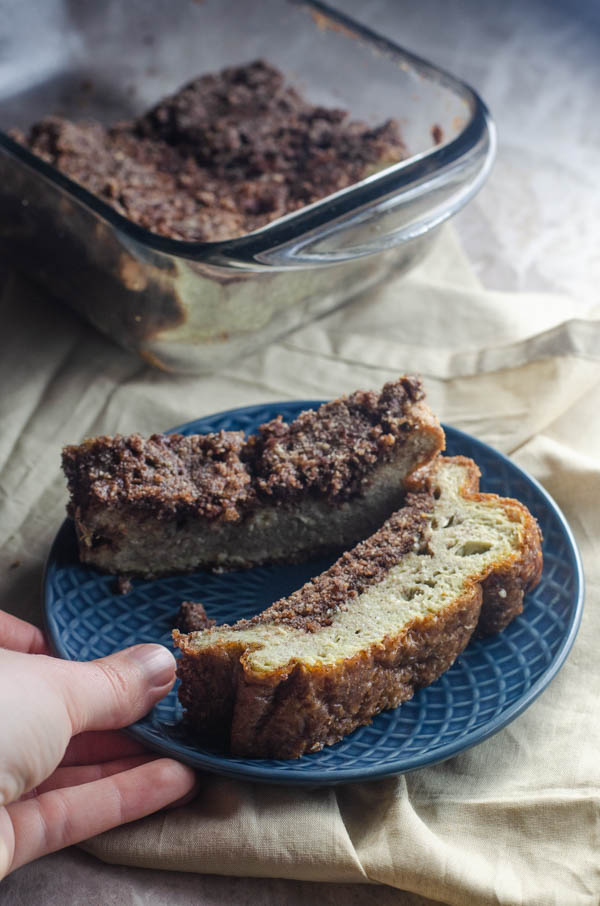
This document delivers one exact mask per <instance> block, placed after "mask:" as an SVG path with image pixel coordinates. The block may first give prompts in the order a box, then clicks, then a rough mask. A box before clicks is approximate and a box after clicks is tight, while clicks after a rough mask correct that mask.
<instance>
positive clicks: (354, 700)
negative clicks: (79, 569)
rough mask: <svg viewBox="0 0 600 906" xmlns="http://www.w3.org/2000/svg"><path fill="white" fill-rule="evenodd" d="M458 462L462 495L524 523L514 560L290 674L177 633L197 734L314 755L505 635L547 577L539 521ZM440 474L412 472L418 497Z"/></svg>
mask: <svg viewBox="0 0 600 906" xmlns="http://www.w3.org/2000/svg"><path fill="white" fill-rule="evenodd" d="M454 461H457V462H459V463H460V464H462V465H464V466H465V467H466V468H467V473H466V479H465V482H464V485H463V488H462V493H463V495H464V496H465V497H467V498H469V497H470V498H475V499H480V500H490V499H492V500H495V501H496V502H497V503H498V505H500V506H502V507H504V508H505V510H506V511H508V512H509V513H510V516H511V518H512V519H515V520H517V521H520V522H521V523H522V524H523V526H524V533H523V542H522V545H521V548H520V550H518V551H516V552H515V554H514V556H513V557H512V559H511V560H510V561H509V562H508V563H507V562H505V561H503V562H501V563H498V564H497V566H496V567H495V568H494V566H492V568H491V570H489V571H486V574H485V575H480V576H475V577H473V578H472V580H471V581H470V583H469V584H468V586H467V589H466V591H465V593H464V595H463V596H462V597H461V598H460V599H458V600H456V601H454V602H452V603H451V604H450V605H449V606H448V607H446V608H444V609H443V610H442V611H441V612H439V613H437V614H435V615H429V616H427V617H426V618H420V619H416V620H413V621H412V622H411V623H410V624H409V625H407V626H406V627H404V628H403V629H402V631H401V632H400V633H399V634H398V635H397V636H394V637H386V638H384V639H383V640H382V641H381V642H380V643H378V644H376V645H373V646H370V647H369V648H368V649H366V650H364V651H361V652H360V653H359V654H357V655H355V656H354V657H352V658H347V659H344V660H341V661H338V662H337V663H336V664H334V665H331V666H327V667H323V666H318V667H308V666H307V665H305V664H302V663H298V662H297V661H294V660H293V658H292V659H291V660H290V662H289V664H288V665H287V666H286V668H285V669H281V670H275V671H272V672H271V673H270V674H268V675H265V674H258V673H254V672H252V671H251V670H250V669H249V667H248V665H247V663H246V658H245V646H244V645H241V644H239V645H238V644H236V643H234V642H232V643H228V644H227V645H222V646H219V645H215V646H213V647H212V648H210V649H203V650H201V651H197V650H194V647H193V644H190V641H189V639H188V638H186V637H185V636H182V635H181V634H180V633H178V632H175V633H174V641H175V644H176V645H177V646H178V647H179V648H180V649H181V650H182V652H183V658H182V660H181V661H180V665H179V668H178V676H179V678H180V679H181V686H180V690H179V697H180V700H181V702H182V704H183V706H184V707H185V708H186V712H187V715H186V719H187V721H188V723H189V725H190V727H191V728H192V729H193V730H194V731H195V732H200V733H203V732H213V731H214V730H215V728H220V730H221V732H223V733H224V734H225V736H228V737H229V739H228V742H229V744H230V746H231V751H232V752H234V753H235V754H238V755H244V756H247V757H269V758H294V757H298V756H299V755H302V754H303V753H305V752H311V751H316V750H318V749H320V748H322V746H323V745H329V744H331V743H333V742H336V741H337V740H339V739H341V738H342V737H343V736H345V735H346V734H347V733H350V732H351V731H352V730H354V729H355V728H356V727H359V726H361V725H364V724H366V723H369V721H370V720H371V718H372V717H373V716H374V715H375V714H377V713H379V712H380V711H381V710H383V709H384V708H390V707H395V706H396V705H398V704H400V703H401V702H403V701H406V700H407V699H409V698H410V697H411V696H412V695H413V694H414V691H415V690H416V689H418V688H421V687H423V686H426V685H428V684H429V683H431V682H433V681H434V680H435V679H437V677H439V676H440V675H441V674H442V673H443V672H444V671H445V670H447V669H448V667H450V666H451V665H452V663H453V662H454V660H455V659H456V657H457V656H458V655H459V654H460V652H461V651H462V650H463V649H464V648H465V646H466V645H467V644H468V642H469V640H470V638H471V637H472V635H473V634H474V633H475V632H476V631H479V632H495V631H498V630H499V629H501V628H504V626H506V625H507V624H508V623H509V622H510V620H512V619H513V618H514V617H515V616H516V615H517V613H520V611H521V609H522V601H523V595H524V593H525V591H527V590H528V589H530V588H533V587H534V586H535V585H536V584H537V582H538V581H539V579H540V576H541V567H542V554H541V533H540V531H539V528H538V526H537V523H536V522H535V520H534V519H533V517H532V516H531V514H530V513H529V512H528V510H527V509H526V508H525V507H524V506H523V505H522V504H520V503H518V502H517V501H515V500H511V499H508V498H500V497H498V496H497V495H486V494H481V493H479V474H480V473H479V469H478V468H477V466H476V465H475V463H474V462H473V461H472V460H468V459H466V458H464V457H456V458H455V460H454ZM436 469H437V463H436V464H435V465H432V466H431V467H428V468H426V469H423V470H420V473H419V474H417V475H414V476H413V479H412V481H411V483H410V485H411V490H412V493H414V494H418V493H419V492H420V493H427V494H429V493H433V494H434V495H435V490H436V488H435V475H436ZM502 590H503V591H505V592H506V594H505V595H503V594H501V591H502Z"/></svg>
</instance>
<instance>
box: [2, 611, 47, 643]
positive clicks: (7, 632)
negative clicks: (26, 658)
mask: <svg viewBox="0 0 600 906" xmlns="http://www.w3.org/2000/svg"><path fill="white" fill-rule="evenodd" d="M0 648H9V649H10V650H11V651H22V652H23V653H24V654H49V653H50V650H49V648H48V645H47V644H46V640H45V638H44V634H43V633H42V631H41V629H38V628H37V626H33V625H32V624H31V623H26V622H25V620H20V619H19V617H14V616H13V615H12V614H11V613H6V611H5V610H0Z"/></svg>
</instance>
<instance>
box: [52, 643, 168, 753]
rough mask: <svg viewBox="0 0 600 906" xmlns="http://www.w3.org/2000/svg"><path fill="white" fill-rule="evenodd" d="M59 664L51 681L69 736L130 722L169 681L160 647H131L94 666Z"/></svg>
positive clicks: (145, 710) (165, 656)
mask: <svg viewBox="0 0 600 906" xmlns="http://www.w3.org/2000/svg"><path fill="white" fill-rule="evenodd" d="M60 663H61V668H60V669H59V670H57V671H56V674H55V678H56V680H57V681H58V682H59V683H60V686H61V689H60V692H61V694H62V697H63V700H64V702H65V704H66V707H67V712H68V714H69V718H70V721H71V728H72V735H76V734H78V733H82V732H84V731H86V730H116V729H119V728H120V727H125V726H127V724H131V723H133V722H134V721H136V720H138V719H139V718H140V717H142V716H143V715H144V714H147V713H148V711H149V710H150V708H151V707H152V706H153V705H155V704H156V702H157V701H160V699H161V698H163V697H164V696H165V695H166V694H167V692H168V691H169V689H170V688H171V687H172V686H173V683H174V682H175V658H174V657H173V655H172V654H171V652H170V651H169V650H168V649H167V648H165V647H164V646H163V645H135V646H134V647H133V648H126V649H125V651H119V652H118V653H117V654H112V655H110V656H109V657H105V658H101V659H100V660H97V661H89V662H88V663H74V662H66V661H61V662H60Z"/></svg>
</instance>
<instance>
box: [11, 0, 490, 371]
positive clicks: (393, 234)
mask: <svg viewBox="0 0 600 906" xmlns="http://www.w3.org/2000/svg"><path fill="white" fill-rule="evenodd" d="M3 7H5V8H3ZM0 10H2V12H3V13H4V15H3V21H4V23H5V30H4V31H5V34H4V42H5V44H4V46H3V62H2V63H1V64H0V67H1V69H2V74H3V78H2V79H1V80H0V82H1V84H2V86H3V87H2V88H1V89H0V126H1V127H2V129H4V130H8V129H10V128H11V127H14V126H17V127H21V128H24V129H26V128H28V127H29V126H30V125H31V124H32V123H33V122H34V121H35V120H37V119H39V118H41V117H42V116H43V115H45V114H48V113H60V114H63V115H66V116H68V117H70V118H72V119H79V120H83V119H98V120H100V121H102V122H106V123H110V122H115V121H117V120H119V119H124V118H129V117H132V116H136V115H138V114H140V113H141V112H142V111H143V110H145V109H147V108H148V107H149V106H150V105H152V104H153V103H155V102H156V101H157V100H158V99H159V98H161V97H163V96H165V95H168V94H169V93H172V92H173V91H174V90H176V89H177V88H179V87H180V86H181V85H182V84H184V83H185V82H186V81H189V80H190V79H192V78H193V77H194V76H196V75H198V74H200V73H204V72H216V71H218V70H220V69H222V68H223V67H224V66H230V65H234V64H240V63H247V62H250V61H252V60H255V59H258V58H263V59H265V60H268V61H269V62H271V63H273V64H274V65H275V66H277V67H278V68H279V69H281V70H282V72H283V73H284V74H285V75H286V77H287V78H288V80H289V81H290V82H291V83H292V84H293V85H294V86H295V87H296V88H298V89H299V90H300V91H301V92H302V93H303V94H304V95H305V97H306V98H307V99H308V100H309V101H311V102H314V103H320V104H324V105H328V106H334V107H343V108H345V109H346V110H348V111H349V112H350V114H351V115H352V117H354V118H357V119H362V120H364V121H366V122H367V123H369V124H371V125H376V124H379V123H381V122H383V121H384V120H386V119H387V118H389V117H394V118H396V119H397V120H399V122H400V125H401V128H402V132H403V137H404V141H405V143H406V145H407V146H408V148H409V152H410V154H411V156H410V157H409V158H408V159H407V160H403V161H402V162H400V163H397V164H394V165H392V166H388V167H386V168H385V169H383V170H381V171H379V172H378V173H376V174H374V175H372V176H370V177H368V178H366V179H363V180H362V181H360V182H358V183H356V184H354V185H352V186H350V187H349V188H347V189H344V190H342V191H339V192H337V193H335V194H334V195H330V196H328V197H327V198H325V199H323V200H322V201H319V202H317V203H315V204H312V205H309V206H306V207H304V208H302V209H300V210H299V211H296V212H294V213H291V214H288V215H287V216H285V217H281V218H279V219H278V220H276V221H273V222H272V223H270V224H268V225H267V226H265V227H263V228H261V229H259V230H256V231H254V232H252V233H249V234H247V235H245V236H242V237H240V238H237V239H232V240H229V241H226V242H183V241H180V240H173V239H168V238H165V237H162V236H159V235H157V234H154V233H151V232H149V231H147V230H145V229H143V228H141V227H139V226H137V225H136V224H134V223H132V222H131V221H129V220H127V219H126V218H124V217H123V216H122V215H120V214H119V213H117V212H116V211H115V210H113V209H112V208H111V207H110V206H109V205H108V204H107V203H105V202H104V201H103V200H101V199H100V198H98V197H96V196H94V195H92V194H90V193H89V192H88V191H87V190H85V189H84V188H82V187H81V186H79V185H77V184H76V183H74V182H73V181H71V180H70V179H68V178H67V177H65V176H63V175H62V174H61V173H59V172H58V170H56V169H55V168H53V167H51V166H49V165H48V164H46V163H45V162H43V161H42V160H40V159H39V158H37V157H36V156H34V155H33V154H31V153H30V152H29V151H27V150H26V149H25V148H23V147H21V146H20V145H19V144H17V143H16V142H14V141H12V140H11V138H10V137H9V136H8V135H7V134H6V131H5V132H2V133H0V177H1V178H0V196H1V201H2V206H1V208H0V210H1V212H2V213H1V214H0V237H1V247H2V249H3V253H4V254H5V255H7V257H8V258H9V260H10V261H11V262H13V263H14V264H16V266H18V267H20V268H22V269H23V270H25V272H26V273H27V274H28V275H29V276H30V277H32V278H33V279H35V280H36V281H37V282H39V283H41V284H43V285H44V287H45V288H46V289H47V290H48V291H49V292H50V294H51V295H52V296H53V297H55V298H57V299H60V300H62V301H65V302H67V303H68V304H69V305H70V306H72V307H73V308H74V309H75V310H76V311H77V312H79V313H80V314H81V315H83V316H84V317H85V318H87V319H88V320H89V321H90V322H91V323H92V324H94V325H95V326H96V327H97V328H99V329H100V330H101V331H103V332H104V333H105V334H108V336H110V337H112V338H113V339H114V340H115V341H117V342H118V343H120V344H121V345H122V346H125V347H126V348H129V349H132V350H134V351H136V352H137V353H138V354H139V355H141V356H142V358H144V359H145V360H146V361H148V362H150V363H152V364H154V365H156V366H159V367H162V368H165V369H168V370H177V371H194V372H202V371H210V370H213V369H215V368H218V367H219V366H220V365H223V364H225V363H227V362H230V361H233V360H236V359H238V358H239V356H240V355H243V354H246V353H248V352H250V351H251V350H253V349H255V348H256V347H258V346H259V345H261V344H264V343H266V342H268V341H270V340H272V339H274V338H275V337H278V336H281V335H283V334H284V333H286V332H287V331H290V330H292V329H294V328H296V327H298V326H299V325H301V324H304V323H306V322H307V321H309V320H311V319H313V318H315V317H318V316H320V315H323V314H324V313H326V312H328V311H331V310H332V309H333V308H334V307H336V306H338V305H340V304H342V303H343V302H345V301H346V300H348V299H349V298H351V297H352V296H353V295H355V294H356V293H358V292H360V291H361V290H364V289H365V288H367V287H369V286H371V285H373V284H374V283H376V282H377V281H379V280H381V279H382V278H383V277H385V276H386V275H388V274H390V273H391V272H394V273H400V272H402V271H406V270H408V269H409V268H410V267H411V266H413V265H414V264H415V263H416V262H417V261H418V260H420V258H421V257H422V255H423V254H424V252H425V251H426V250H427V249H428V248H429V246H430V245H431V243H432V241H433V239H434V236H435V233H436V230H437V228H438V227H439V226H440V224H441V223H442V222H443V221H445V220H446V219H447V218H449V217H450V216H452V215H453V214H454V213H456V212H457V211H458V210H459V209H460V208H461V207H462V206H463V205H464V204H466V203H467V201H468V200H469V199H470V198H471V197H472V196H473V195H474V194H475V192H476V191H477V190H478V189H479V188H480V186H481V185H482V183H483V181H484V180H485V178H486V176H487V174H488V172H489V169H490V166H491V163H492V160H493V157H494V150H495V130H494V126H493V123H492V121H491V119H490V115H489V113H488V111H487V109H486V107H485V105H484V104H483V102H482V101H481V99H480V98H479V97H478V96H477V94H476V93H475V92H474V91H473V90H472V89H471V88H469V87H468V86H467V85H465V84H464V83H463V82H461V81H459V80H458V79H455V78H453V77H452V76H450V75H448V74H447V73H444V72H442V71H440V70H439V69H437V68H436V67H434V66H432V65H431V64H429V63H427V62H425V61H423V60H421V59H419V58H417V57H415V56H414V55H412V54H410V53H408V52H407V51H405V50H403V49H401V48H400V47H397V46H396V45H394V44H392V43H391V42H390V41H388V40H386V39H385V38H382V37H381V36H379V35H376V34H375V33H373V32H372V31H370V30H368V29H367V28H365V27H364V26H361V25H358V24H357V23H356V22H354V21H352V20H350V19H349V18H348V17H346V16H345V15H343V14H341V13H339V12H335V11H333V10H332V9H330V8H329V7H326V6H325V5H323V4H321V3H318V2H310V0H304V2H298V0H261V2H260V3H255V4H248V3H247V2H246V0H203V2H201V3H199V2H193V0H190V2H186V0H175V2H171V3H168V4H165V3H163V2H161V0H129V2H127V3H123V2H122V0H104V2H103V3H101V4H99V3H97V2H95V0H77V2H75V0H22V2H21V3H16V2H15V0H12V2H11V0H0ZM400 302H401V300H400ZM49 304H50V303H49Z"/></svg>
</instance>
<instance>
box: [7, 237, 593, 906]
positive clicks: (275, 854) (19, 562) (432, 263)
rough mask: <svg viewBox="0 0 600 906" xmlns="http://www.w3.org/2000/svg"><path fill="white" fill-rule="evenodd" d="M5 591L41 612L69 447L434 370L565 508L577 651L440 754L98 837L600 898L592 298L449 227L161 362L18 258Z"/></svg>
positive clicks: (443, 386) (207, 801)
mask: <svg viewBox="0 0 600 906" xmlns="http://www.w3.org/2000/svg"><path fill="white" fill-rule="evenodd" d="M0 305H1V306H2V323H3V325H4V349H3V355H2V358H1V360H0V380H1V386H2V401H1V404H0V405H1V408H0V412H1V424H2V431H1V433H0V508H1V518H0V546H1V548H0V577H1V578H0V581H1V582H2V589H1V594H2V597H1V599H0V600H1V602H2V603H1V605H0V606H3V607H5V608H6V609H7V610H11V611H13V612H15V613H18V614H19V615H20V616H22V617H24V618H27V619H33V620H34V621H38V622H39V620H40V596H39V583H40V580H41V573H42V569H43V563H44V559H45V557H46V555H47V552H48V549H49V547H50V544H51V541H52V538H53V536H54V534H55V532H56V530H57V528H58V526H59V524H60V522H61V520H62V518H63V516H64V506H65V502H66V490H65V482H64V478H63V476H62V474H61V472H60V467H59V464H60V450H61V447H62V446H63V445H64V444H67V443H75V442H78V441H80V440H81V439H83V438H84V437H87V436H90V435H94V434H99V433H109V434H112V433H116V432H120V433H131V432H134V431H137V432H140V433H150V432H153V431H160V430H163V429H166V428H168V427H169V426H171V425H173V424H180V423H182V422H184V421H186V420H188V419H191V418H197V417H199V416H201V415H205V414H209V413H211V412H215V411H218V410H222V409H227V408H230V407H233V406H242V405H247V404H250V403H257V402H266V401H276V400H286V399H298V398H309V399H315V398H328V397H335V396H338V395H339V394H341V393H344V392H349V391H352V390H354V389H356V388H359V387H360V388H377V387H380V386H381V385H382V384H383V383H384V382H385V381H386V380H389V379H391V378H394V377H396V376H397V375H398V374H399V373H403V372H417V373H420V374H421V375H422V376H423V379H424V382H425V386H426V390H427V394H428V401H429V403H430V405H431V406H432V408H433V409H434V410H435V411H436V412H437V413H438V415H439V416H440V418H441V419H442V420H443V421H444V422H446V423H448V424H451V425H453V426H455V427H457V428H461V429H463V430H465V431H467V432H469V433H470V434H472V435H475V436H476V437H478V438H480V439H481V440H483V441H486V442H487V443H490V444H491V445H492V446H494V447H496V448H497V449H499V450H501V451H502V452H504V453H506V454H508V455H509V456H511V457H512V458H513V459H514V460H515V461H516V462H517V463H518V464H519V465H521V466H522V467H524V468H525V469H527V470H528V471H529V472H531V473H532V474H533V475H534V476H535V477H536V478H537V479H538V480H539V481H541V483H542V484H543V485H544V486H545V487H546V488H547V490H548V491H549V492H550V494H551V495H552V496H553V497H554V498H555V500H556V501H557V502H558V504H559V506H560V507H561V508H562V509H563V511H564V513H565V515H566V517H567V519H568V521H569V522H570V525H571V527H572V529H573V532H574V534H575V537H576V539H577V542H578V544H579V547H580V550H581V553H582V556H583V562H584V569H585V572H586V582H587V592H586V606H585V610H584V616H583V621H582V625H581V629H580V632H579V635H578V638H577V640H576V642H575V645H574V647H573V649H572V652H571V654H570V656H569V658H568V659H567V661H566V663H565V665H564V667H563V668H562V670H561V671H560V672H559V674H558V675H557V676H556V678H555V679H554V680H553V681H552V683H551V684H550V685H549V687H548V688H547V689H546V690H545V691H544V693H543V694H542V695H541V696H540V697H539V698H538V699H537V700H536V701H535V702H534V703H533V704H532V705H531V707H529V708H528V710H526V711H525V712H524V713H523V714H522V715H521V716H519V717H518V718H517V719H516V720H515V721H513V722H512V723H511V724H509V726H507V727H506V728H505V729H504V730H502V731H501V732H499V733H497V734H496V735H495V736H493V737H492V738H490V739H488V740H486V741H485V742H483V743H482V744H480V745H478V746H476V747H475V748H473V749H471V750H469V751H466V752H463V753H462V754H460V755H457V756H456V757H454V758H452V759H450V760H448V761H446V762H444V763H443V764H440V765H436V766H433V767H430V768H425V769H422V770H419V771H416V772H414V773H411V774H407V775H405V776H400V777H393V778H388V779H384V780H380V781H376V782H371V783H364V784H351V785H347V786H342V787H326V788H318V789H298V788H293V787H290V788H286V787H275V786H263V785H259V784H253V783H246V782H241V781H234V780H228V779H224V778H221V777H218V776H214V775H210V774H205V775H202V777H201V787H200V792H199V795H198V797H197V799H196V800H195V801H194V802H193V803H191V804H190V805H187V806H185V807H183V808H179V809H175V810H173V811H169V812H166V813H162V814H158V815H154V816H151V817H148V818H146V819H143V820H141V821H139V822H136V823H135V824H131V825H127V826H125V827H122V828H118V829H116V830H113V831H109V832H107V833H105V834H102V835H100V836H98V837H96V838H94V839H92V840H89V841H87V842H86V844H85V848H86V849H87V850H88V852H91V853H94V854H95V855H96V856H98V857H99V858H101V859H104V860H105V861H109V862H114V863H120V864H126V865H135V866H145V867H151V868H163V869H169V870H172V871H192V872H193V871H195V872H204V873H216V874H232V875H238V876H263V877H281V878H296V879H302V880H313V881H331V882H352V881H354V882H362V883H381V884H387V885H390V886H392V887H395V888H397V889H398V890H399V891H405V892H406V894H405V897H406V899H405V898H404V897H403V898H402V900H399V902H402V903H403V904H404V903H406V904H411V906H412V904H413V903H415V904H416V903H419V904H420V906H423V904H426V903H428V902H429V901H434V902H442V903H447V904H452V906H454V904H456V906H458V904H461V906H462V904H465V906H466V904H477V906H484V904H490V906H491V904H494V906H497V904H506V906H520V904H523V906H551V904H556V906H563V904H567V903H568V904H569V906H580V904H581V906H584V904H585V906H587V904H590V906H591V904H597V903H598V902H599V901H600V859H599V858H598V856H599V853H600V758H598V752H599V751H600V709H599V707H598V689H599V688H600V659H599V658H598V656H597V652H596V649H597V639H598V638H599V637H600V417H599V415H598V413H599V412H600V306H597V307H596V308H593V307H591V308H590V309H589V310H585V311H583V310H582V307H581V305H578V306H575V304H574V302H573V301H572V300H570V299H569V298H568V297H566V296H556V295H549V294H532V293H529V294H511V293H503V292H496V291H494V292H492V291H489V290H486V289H484V288H483V287H482V286H481V284H480V282H479V281H478V279H477V277H476V276H475V275H474V273H473V271H472V269H471V268H470V266H469V264H468V262H467V261H466V259H465V258H464V256H463V253H462V251H461V249H460V248H459V246H458V245H457V243H456V241H455V239H454V236H453V233H452V232H451V231H450V230H449V229H446V230H445V231H444V232H443V234H442V236H441V237H440V239H439V240H438V243H437V245H436V246H435V248H434V250H433V251H432V253H431V254H430V255H429V257H428V258H427V259H426V260H425V261H423V262H422V263H421V264H420V265H419V266H418V267H417V268H416V269H415V270H414V271H413V272H412V273H411V274H410V275H408V276H406V277H404V278H400V279H397V280H394V281H390V282H388V283H386V284H383V285H381V286H380V287H378V288H376V289H374V290H371V291H370V292H369V293H367V294H365V295H364V296H362V297H360V298H357V299H355V300H354V301H353V302H352V303H350V304H349V305H347V306H346V307H344V308H343V309H342V310H340V311H338V312H336V313H334V314H332V315H330V316H329V317H327V318H324V319H322V320H320V321H318V322H315V323H314V324H312V325H311V326H308V327H306V328H304V329H302V330H299V331H297V332H296V333H294V334H292V335H290V336H289V337H287V338H286V339H284V340H282V341H280V342H278V343H274V344H272V345H271V346H269V347H268V348H266V349H264V350H263V351H261V352H259V353H257V354H255V355H254V356H252V357H251V358H247V359H244V360H242V361H240V362H238V363H236V364H235V365H233V366H231V367H228V368H225V369H224V370H222V371H221V372H220V373H219V374H216V375H212V376H203V377H189V376H173V375H166V374H161V373H159V372H155V371H152V370H150V369H149V368H148V367H147V366H145V365H143V364H141V363H140V362H139V361H138V360H136V359H135V358H133V357H132V356H131V355H130V354H128V353H126V352H124V351H122V350H119V349H118V348H117V347H115V346H113V345H112V344H111V343H109V341H107V340H105V339H103V338H102V337H101V336H100V335H98V334H97V333H95V332H94V331H93V330H92V329H91V328H90V327H88V326H86V325H84V324H83V323H82V322H80V321H78V320H77V319H76V318H75V317H74V316H73V315H71V314H70V313H69V312H68V311H67V310H63V309H62V308H61V307H59V306H57V305H56V303H53V302H51V301H49V300H48V299H46V298H45V297H44V296H43V294H42V293H41V292H40V291H38V290H34V289H33V288H32V286H30V285H29V284H28V283H27V282H26V281H25V280H24V279H23V278H22V277H18V276H15V275H14V274H5V275H4V282H3V288H2V293H1V296H0Z"/></svg>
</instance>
